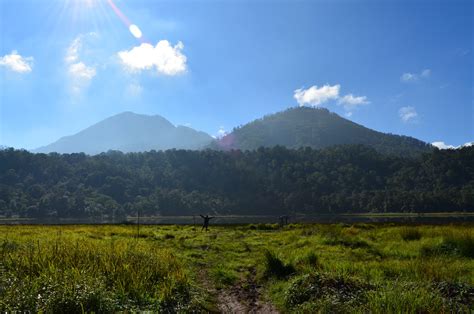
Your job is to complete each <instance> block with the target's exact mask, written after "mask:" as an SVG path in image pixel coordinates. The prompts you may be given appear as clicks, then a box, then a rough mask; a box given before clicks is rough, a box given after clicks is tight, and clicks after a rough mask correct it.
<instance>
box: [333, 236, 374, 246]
mask: <svg viewBox="0 0 474 314" xmlns="http://www.w3.org/2000/svg"><path fill="white" fill-rule="evenodd" d="M324 244H327V245H342V246H345V247H349V248H352V249H357V248H370V244H369V243H367V241H364V240H360V239H358V238H356V237H350V236H347V235H342V234H339V235H337V234H327V235H326V237H325V240H324Z"/></svg>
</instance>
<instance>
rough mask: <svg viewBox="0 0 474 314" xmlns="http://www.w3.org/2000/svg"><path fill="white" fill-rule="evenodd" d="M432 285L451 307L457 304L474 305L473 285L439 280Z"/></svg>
mask: <svg viewBox="0 0 474 314" xmlns="http://www.w3.org/2000/svg"><path fill="white" fill-rule="evenodd" d="M433 287H434V289H436V290H438V291H439V293H440V294H441V296H442V297H443V298H444V299H446V300H447V301H448V303H449V305H450V307H451V308H452V309H454V308H455V307H456V306H457V305H464V306H474V286H472V285H469V284H466V283H459V282H458V283H453V282H449V281H441V282H437V283H435V284H434V285H433Z"/></svg>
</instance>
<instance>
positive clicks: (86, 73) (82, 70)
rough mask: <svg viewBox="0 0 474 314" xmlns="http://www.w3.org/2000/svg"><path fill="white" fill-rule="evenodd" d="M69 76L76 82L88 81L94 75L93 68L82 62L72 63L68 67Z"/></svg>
mask: <svg viewBox="0 0 474 314" xmlns="http://www.w3.org/2000/svg"><path fill="white" fill-rule="evenodd" d="M69 74H71V76H73V77H74V78H75V79H77V80H81V81H90V80H91V79H92V78H93V77H94V76H95V74H96V71H95V68H93V67H89V66H87V65H85V64H84V63H83V62H78V63H73V64H71V65H70V66H69Z"/></svg>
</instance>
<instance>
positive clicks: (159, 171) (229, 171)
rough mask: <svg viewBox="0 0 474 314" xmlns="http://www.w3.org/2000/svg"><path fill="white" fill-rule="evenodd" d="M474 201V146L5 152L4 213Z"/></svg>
mask: <svg viewBox="0 0 474 314" xmlns="http://www.w3.org/2000/svg"><path fill="white" fill-rule="evenodd" d="M138 210H140V211H141V214H142V215H158V214H161V215H187V214H197V213H205V212H207V213H211V214H282V213H289V214H294V213H307V214H317V213H349V212H350V213H353V212H436V211H473V210H474V147H466V148H462V149H458V150H437V149H435V150H433V151H432V152H430V153H425V154H423V155H421V156H419V157H418V158H403V157H395V156H390V155H385V154H380V153H378V152H377V151H376V150H374V149H373V148H369V147H365V146H361V145H356V146H338V147H332V148H326V149H322V150H314V149H311V148H302V149H298V150H291V149H287V148H284V147H279V146H277V147H273V148H260V149H257V150H255V151H229V152H222V151H214V150H204V151H186V150H168V151H160V152H156V151H151V152H145V153H128V154H123V153H121V152H114V151H111V152H108V153H103V154H100V155H95V156H88V155H85V154H64V155H61V154H56V153H52V154H49V155H46V154H32V153H30V152H27V151H24V150H14V149H4V150H1V151H0V215H1V216H7V217H9V216H15V215H19V216H21V217H42V218H45V217H50V218H51V217H59V218H67V217H69V218H81V217H97V216H100V215H106V216H111V215H114V217H124V216H126V215H134V214H135V213H136V212H137V211H138Z"/></svg>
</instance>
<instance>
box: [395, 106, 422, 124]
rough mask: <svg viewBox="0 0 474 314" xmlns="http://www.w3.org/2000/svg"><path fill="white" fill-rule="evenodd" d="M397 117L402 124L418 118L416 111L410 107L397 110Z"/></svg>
mask: <svg viewBox="0 0 474 314" xmlns="http://www.w3.org/2000/svg"><path fill="white" fill-rule="evenodd" d="M398 115H399V116H400V119H402V121H403V122H411V121H415V119H416V118H417V117H418V113H417V112H416V109H415V108H414V107H411V106H407V107H401V108H400V110H398Z"/></svg>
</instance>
